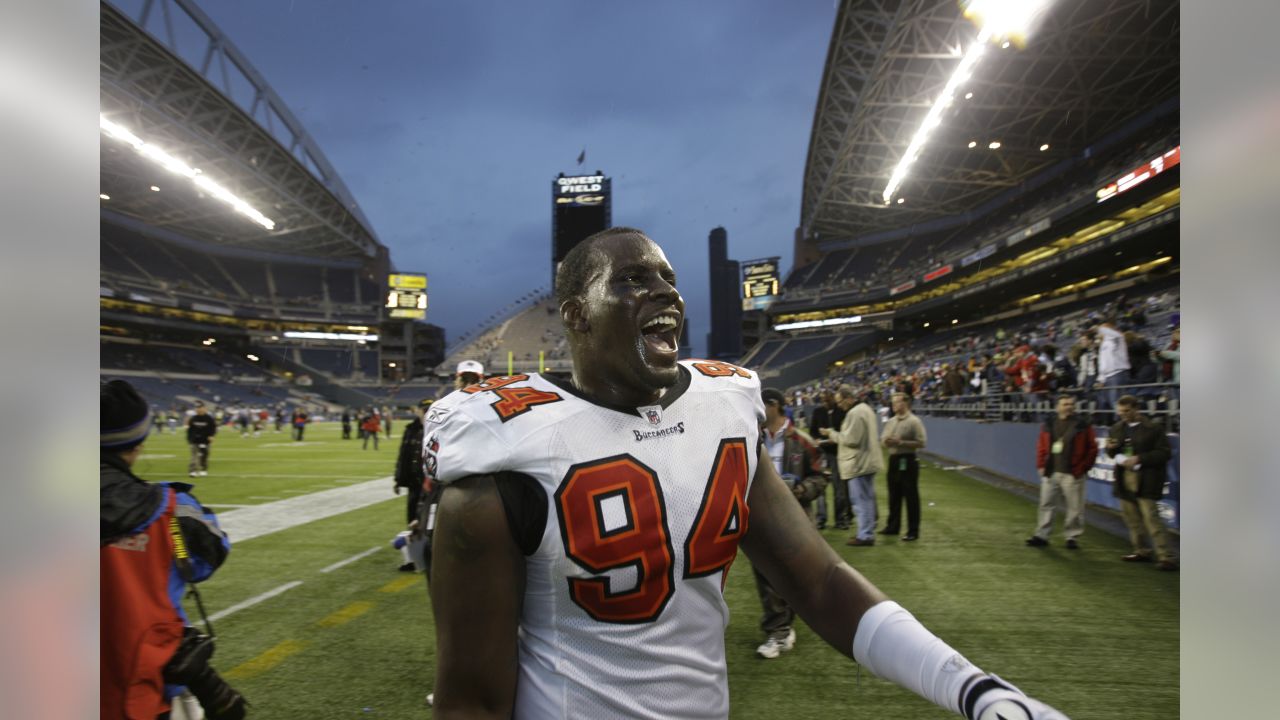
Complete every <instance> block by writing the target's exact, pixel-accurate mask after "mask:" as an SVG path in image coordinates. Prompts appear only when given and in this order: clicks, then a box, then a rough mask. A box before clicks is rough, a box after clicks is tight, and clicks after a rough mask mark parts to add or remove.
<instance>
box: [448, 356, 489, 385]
mask: <svg viewBox="0 0 1280 720" xmlns="http://www.w3.org/2000/svg"><path fill="white" fill-rule="evenodd" d="M483 379H484V365H481V364H480V362H479V361H477V360H463V361H462V362H460V363H458V372H457V374H455V375H454V377H453V387H454V389H456V390H461V389H462V388H464V387H467V386H468V385H475V384H476V383H478V382H480V381H481V380H483Z"/></svg>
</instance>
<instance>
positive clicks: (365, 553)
mask: <svg viewBox="0 0 1280 720" xmlns="http://www.w3.org/2000/svg"><path fill="white" fill-rule="evenodd" d="M381 549H382V546H381V545H377V546H374V547H371V548H369V549H368V550H365V551H363V552H358V553H356V554H355V555H352V556H351V557H349V558H347V559H346V560H339V561H338V562H336V563H334V564H332V565H330V566H329V567H327V568H323V569H322V570H321V571H320V572H322V573H331V572H333V571H334V570H337V569H338V568H340V567H346V566H347V565H350V564H351V563H353V562H355V561H357V560H360V559H362V558H367V557H369V556H370V555H372V554H374V553H376V552H378V551H379V550H381Z"/></svg>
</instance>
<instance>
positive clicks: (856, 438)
mask: <svg viewBox="0 0 1280 720" xmlns="http://www.w3.org/2000/svg"><path fill="white" fill-rule="evenodd" d="M836 404H837V405H839V406H840V408H841V409H842V410H844V411H845V415H844V422H843V423H841V425H840V430H838V431H833V430H831V429H830V428H824V430H823V434H824V435H826V436H827V437H828V438H830V439H832V440H835V441H836V462H837V463H838V464H839V466H840V477H842V478H847V480H846V482H848V484H849V500H850V501H851V502H852V503H853V506H854V515H855V516H856V518H857V521H858V528H857V530H855V531H854V536H853V537H851V538H849V540H848V541H847V542H846V543H845V544H846V545H852V546H853V547H870V546H872V545H875V544H876V534H875V533H876V488H875V480H876V473H878V472H880V470H881V469H882V468H883V467H884V460H883V459H882V458H881V455H880V435H879V432H878V422H877V420H876V411H875V410H872V409H871V406H870V405H868V404H867V402H866V399H865V398H864V397H861V396H859V395H857V394H855V392H854V389H853V388H852V387H850V386H849V385H841V386H840V388H839V389H838V390H836Z"/></svg>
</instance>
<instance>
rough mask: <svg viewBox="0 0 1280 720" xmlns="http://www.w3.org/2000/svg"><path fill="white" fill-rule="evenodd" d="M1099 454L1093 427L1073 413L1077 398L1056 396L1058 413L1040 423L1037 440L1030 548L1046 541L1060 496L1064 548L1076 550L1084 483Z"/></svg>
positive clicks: (1083, 497) (1082, 523)
mask: <svg viewBox="0 0 1280 720" xmlns="http://www.w3.org/2000/svg"><path fill="white" fill-rule="evenodd" d="M1097 457H1098V441H1097V439H1096V438H1095V437H1094V434H1093V426H1091V425H1089V423H1087V422H1085V421H1084V419H1083V418H1081V417H1079V416H1078V415H1076V399H1075V398H1074V397H1072V396H1070V395H1062V396H1060V397H1059V398H1058V407H1057V416H1056V417H1054V418H1053V419H1050V420H1047V421H1045V422H1044V424H1042V425H1041V426H1040V437H1039V438H1038V439H1037V440H1036V471H1037V472H1038V473H1039V475H1040V510H1039V513H1038V515H1037V525H1036V531H1035V533H1034V534H1033V535H1032V536H1031V537H1029V538H1027V544H1028V545H1030V546H1032V547H1043V546H1045V545H1048V544H1049V535H1050V534H1051V533H1052V532H1053V513H1054V510H1055V509H1056V507H1057V505H1058V502H1059V496H1061V499H1062V501H1063V502H1064V503H1065V504H1066V515H1065V516H1064V517H1063V520H1062V534H1063V535H1064V536H1065V537H1066V538H1067V543H1066V545H1067V549H1068V550H1076V549H1079V547H1080V545H1079V541H1078V540H1077V538H1079V537H1080V535H1081V534H1082V533H1083V532H1084V503H1085V483H1086V482H1087V481H1088V476H1089V470H1090V469H1091V468H1092V467H1093V463H1094V461H1095V460H1096V459H1097Z"/></svg>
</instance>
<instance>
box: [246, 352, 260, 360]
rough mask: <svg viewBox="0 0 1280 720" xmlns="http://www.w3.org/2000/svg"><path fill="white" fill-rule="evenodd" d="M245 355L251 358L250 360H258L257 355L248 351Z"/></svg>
mask: <svg viewBox="0 0 1280 720" xmlns="http://www.w3.org/2000/svg"><path fill="white" fill-rule="evenodd" d="M245 357H247V358H249V359H250V360H252V361H254V362H258V356H257V355H254V354H253V353H249V354H248V355H245Z"/></svg>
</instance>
